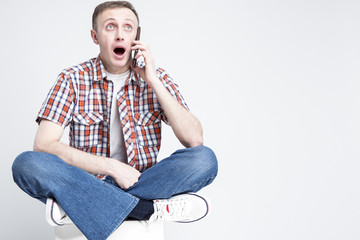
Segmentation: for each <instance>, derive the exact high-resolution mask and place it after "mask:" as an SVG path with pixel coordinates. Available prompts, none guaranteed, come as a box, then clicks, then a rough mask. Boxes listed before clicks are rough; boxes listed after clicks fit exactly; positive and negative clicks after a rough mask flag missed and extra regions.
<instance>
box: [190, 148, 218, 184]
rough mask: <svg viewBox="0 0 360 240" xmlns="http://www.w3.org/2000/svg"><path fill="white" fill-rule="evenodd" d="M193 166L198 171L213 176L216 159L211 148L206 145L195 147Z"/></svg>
mask: <svg viewBox="0 0 360 240" xmlns="http://www.w3.org/2000/svg"><path fill="white" fill-rule="evenodd" d="M194 150H195V151H196V152H195V154H194V155H195V156H194V162H193V163H192V165H193V167H194V168H195V169H196V170H197V171H198V172H199V173H200V172H202V173H204V174H206V175H209V176H212V177H213V178H215V176H216V175H217V172H218V161H217V158H216V155H215V153H214V151H213V150H211V149H210V148H209V147H206V146H198V147H195V148H194Z"/></svg>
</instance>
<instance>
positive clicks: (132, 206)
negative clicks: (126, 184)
mask: <svg viewBox="0 0 360 240" xmlns="http://www.w3.org/2000/svg"><path fill="white" fill-rule="evenodd" d="M131 197H132V198H133V201H132V202H131V204H129V207H128V208H127V209H126V212H127V214H126V216H125V217H124V218H123V219H121V217H119V218H117V219H116V221H115V222H114V224H112V226H111V227H110V230H109V231H108V232H106V233H105V236H104V238H102V239H104V240H106V239H107V238H108V237H109V236H110V235H111V234H112V233H113V232H115V231H116V230H117V229H118V228H119V227H120V225H121V224H122V223H123V222H124V220H125V219H126V217H127V216H128V215H129V214H130V212H131V211H132V210H133V209H134V208H135V206H136V204H137V203H138V202H139V199H138V198H136V197H134V196H131Z"/></svg>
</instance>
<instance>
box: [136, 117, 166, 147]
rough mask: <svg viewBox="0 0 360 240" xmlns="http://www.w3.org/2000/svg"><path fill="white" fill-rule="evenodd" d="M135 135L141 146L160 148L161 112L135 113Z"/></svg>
mask: <svg viewBox="0 0 360 240" xmlns="http://www.w3.org/2000/svg"><path fill="white" fill-rule="evenodd" d="M135 134H136V140H137V143H138V144H139V145H140V146H142V147H152V146H159V145H160V141H161V114H160V111H156V112H139V113H135Z"/></svg>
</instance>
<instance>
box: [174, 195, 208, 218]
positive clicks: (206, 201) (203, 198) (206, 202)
mask: <svg viewBox="0 0 360 240" xmlns="http://www.w3.org/2000/svg"><path fill="white" fill-rule="evenodd" d="M186 194H188V195H193V196H196V197H199V198H201V199H202V200H204V202H205V204H206V213H205V214H204V215H203V216H202V217H201V218H198V219H195V220H192V221H175V222H177V223H193V222H197V221H200V220H201V219H203V218H204V217H206V216H207V215H208V214H209V213H210V205H211V204H210V201H209V200H208V199H207V198H205V197H204V196H200V195H199V194H195V193H186Z"/></svg>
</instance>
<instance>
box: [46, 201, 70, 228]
mask: <svg viewBox="0 0 360 240" xmlns="http://www.w3.org/2000/svg"><path fill="white" fill-rule="evenodd" d="M46 221H47V222H48V223H49V224H50V226H53V227H56V226H63V225H66V224H72V223H73V222H72V221H71V219H70V218H69V217H68V216H67V215H66V213H65V212H64V210H63V209H62V208H61V207H60V206H59V205H58V204H57V203H56V202H55V201H54V199H52V198H48V199H47V200H46Z"/></svg>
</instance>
